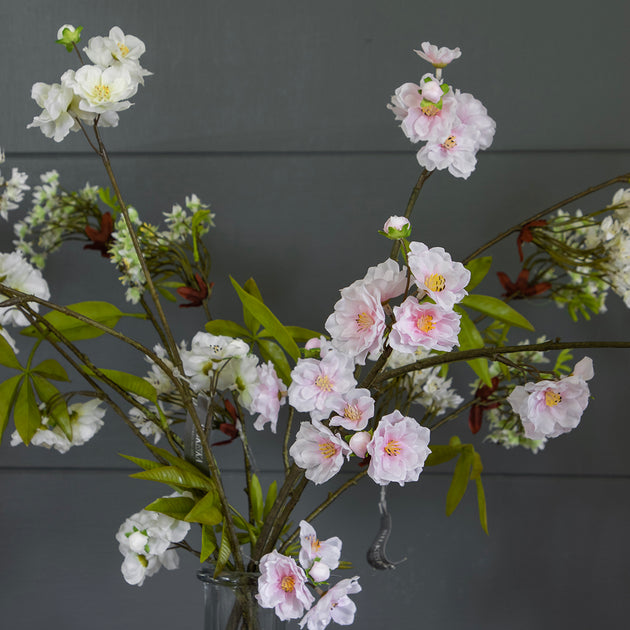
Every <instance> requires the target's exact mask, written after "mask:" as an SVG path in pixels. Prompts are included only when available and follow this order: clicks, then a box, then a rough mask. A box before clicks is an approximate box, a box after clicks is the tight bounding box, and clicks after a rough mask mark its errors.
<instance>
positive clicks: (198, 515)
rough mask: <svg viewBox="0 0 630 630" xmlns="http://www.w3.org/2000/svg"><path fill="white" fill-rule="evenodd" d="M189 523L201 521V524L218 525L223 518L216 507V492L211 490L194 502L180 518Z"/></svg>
mask: <svg viewBox="0 0 630 630" xmlns="http://www.w3.org/2000/svg"><path fill="white" fill-rule="evenodd" d="M182 520H184V521H187V522H189V523H202V524H203V525H218V524H219V523H220V522H221V521H222V520H223V514H221V510H220V509H219V508H218V507H217V494H216V492H214V490H211V491H210V492H208V494H206V495H205V496H204V497H203V498H202V499H200V500H199V501H197V503H195V505H194V507H193V508H192V509H191V510H190V512H188V514H186V517H185V518H184V519H182Z"/></svg>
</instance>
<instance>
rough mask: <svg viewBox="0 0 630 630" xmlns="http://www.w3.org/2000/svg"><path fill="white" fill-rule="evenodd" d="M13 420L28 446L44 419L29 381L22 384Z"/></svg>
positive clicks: (16, 400)
mask: <svg viewBox="0 0 630 630" xmlns="http://www.w3.org/2000/svg"><path fill="white" fill-rule="evenodd" d="M13 419H14V421H15V428H16V429H17V432H18V433H19V434H20V437H21V438H22V441H23V442H24V444H26V445H27V446H28V445H29V444H30V442H31V439H32V438H33V436H34V435H35V432H36V431H37V429H39V427H40V426H41V424H42V417H41V414H40V413H39V407H38V406H37V401H36V400H35V394H34V393H33V388H32V387H31V382H30V381H29V380H26V379H25V380H24V381H23V382H22V387H21V388H20V391H18V393H17V398H16V399H15V409H14V411H13Z"/></svg>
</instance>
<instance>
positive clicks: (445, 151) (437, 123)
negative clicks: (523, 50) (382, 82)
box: [387, 42, 496, 179]
mask: <svg viewBox="0 0 630 630" xmlns="http://www.w3.org/2000/svg"><path fill="white" fill-rule="evenodd" d="M415 52H416V53H417V54H418V55H419V56H420V57H422V58H423V59H424V60H425V61H428V62H429V63H431V64H432V65H433V66H434V68H435V69H436V72H435V74H431V73H427V74H424V75H423V76H422V77H421V79H420V82H419V83H404V84H403V85H401V86H400V87H399V88H397V89H396V91H395V93H394V95H393V96H392V97H391V103H390V104H388V105H387V107H388V109H391V110H392V112H393V113H394V115H395V117H396V120H399V121H400V128H401V129H402V130H403V133H404V134H405V136H407V138H409V140H411V142H414V143H417V142H426V144H425V145H424V146H423V147H422V148H421V149H420V150H419V151H418V153H417V155H416V157H417V159H418V162H419V164H420V166H423V167H424V168H426V169H427V170H428V171H432V170H434V169H437V170H444V169H448V172H449V173H450V174H451V175H453V176H454V177H462V178H464V179H467V178H468V177H469V176H470V174H471V173H472V172H473V171H474V170H475V167H476V164H477V157H476V155H477V152H478V151H479V150H482V149H487V148H488V147H489V146H490V145H491V144H492V140H493V138H494V132H495V129H496V123H495V122H494V120H493V119H492V118H490V116H488V112H487V110H486V108H485V107H484V106H483V104H482V103H481V102H480V101H479V100H477V99H476V98H475V97H474V96H473V95H472V94H468V93H465V92H461V91H460V90H459V89H453V87H452V86H449V85H448V84H446V83H444V81H443V80H442V68H444V67H445V66H446V65H448V64H449V63H450V62H451V61H453V60H454V59H457V58H458V57H460V55H461V51H460V50H459V48H455V49H453V50H451V49H449V48H446V47H443V48H440V49H438V48H437V47H436V46H435V45H432V44H430V43H429V42H424V43H423V44H422V50H421V51H415Z"/></svg>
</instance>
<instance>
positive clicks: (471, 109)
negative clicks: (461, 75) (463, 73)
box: [455, 90, 497, 149]
mask: <svg viewBox="0 0 630 630" xmlns="http://www.w3.org/2000/svg"><path fill="white" fill-rule="evenodd" d="M455 100H456V101H457V118H458V120H459V121H460V123H462V124H463V125H465V126H466V127H469V128H470V129H472V130H473V136H474V140H475V145H476V147H477V148H478V149H487V148H488V147H489V146H490V145H491V144H492V140H493V139H494V132H495V131H496V128H497V123H496V122H495V121H494V120H493V119H492V118H490V116H488V110H487V109H486V108H485V107H484V105H483V103H481V101H479V100H477V99H476V98H475V97H474V96H473V95H472V94H466V93H462V92H460V91H459V90H455Z"/></svg>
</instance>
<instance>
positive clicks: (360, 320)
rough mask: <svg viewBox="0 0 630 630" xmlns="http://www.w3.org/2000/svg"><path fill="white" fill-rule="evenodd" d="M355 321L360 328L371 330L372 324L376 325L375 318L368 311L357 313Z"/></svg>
mask: <svg viewBox="0 0 630 630" xmlns="http://www.w3.org/2000/svg"><path fill="white" fill-rule="evenodd" d="M355 321H356V322H357V327H358V328H359V330H363V331H365V330H369V329H370V327H371V326H373V325H374V320H373V319H372V317H371V316H370V315H368V314H367V313H360V314H359V315H357V317H356V319H355Z"/></svg>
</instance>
